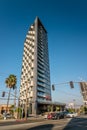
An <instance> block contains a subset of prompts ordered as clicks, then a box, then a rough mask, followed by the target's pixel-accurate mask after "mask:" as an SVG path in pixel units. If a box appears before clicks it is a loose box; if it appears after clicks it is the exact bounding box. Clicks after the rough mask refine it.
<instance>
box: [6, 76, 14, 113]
mask: <svg viewBox="0 0 87 130" xmlns="http://www.w3.org/2000/svg"><path fill="white" fill-rule="evenodd" d="M5 83H6V86H7V87H8V88H9V93H8V99H7V108H6V111H8V105H9V99H10V92H11V89H12V88H13V89H15V88H16V83H17V78H16V76H15V75H12V74H11V75H9V77H8V78H6V80H5Z"/></svg>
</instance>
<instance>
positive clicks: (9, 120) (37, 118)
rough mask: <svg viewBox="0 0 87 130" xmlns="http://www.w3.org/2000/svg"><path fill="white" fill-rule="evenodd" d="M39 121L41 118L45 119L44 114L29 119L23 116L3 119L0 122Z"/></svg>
mask: <svg viewBox="0 0 87 130" xmlns="http://www.w3.org/2000/svg"><path fill="white" fill-rule="evenodd" d="M37 120H38V121H39V120H44V118H43V116H41V117H28V118H27V120H26V119H24V118H22V119H6V120H4V119H1V120H0V123H2V122H3V123H4V122H28V121H37Z"/></svg>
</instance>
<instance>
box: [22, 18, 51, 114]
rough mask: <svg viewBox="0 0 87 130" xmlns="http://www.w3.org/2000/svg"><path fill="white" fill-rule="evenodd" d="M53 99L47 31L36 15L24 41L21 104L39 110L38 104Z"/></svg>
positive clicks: (36, 111) (33, 112)
mask: <svg viewBox="0 0 87 130" xmlns="http://www.w3.org/2000/svg"><path fill="white" fill-rule="evenodd" d="M48 101H51V85H50V69H49V54H48V38H47V31H46V29H45V28H44V26H43V24H42V23H41V21H40V20H39V18H38V17H36V19H35V21H34V23H33V24H32V25H31V26H30V28H29V31H28V33H27V35H26V38H25V42H24V52H23V61H22V72H21V85H20V105H21V106H25V104H26V102H27V108H29V109H30V111H31V113H32V114H37V113H38V111H39V108H38V107H39V106H38V104H39V103H40V104H41V103H42V104H43V102H48Z"/></svg>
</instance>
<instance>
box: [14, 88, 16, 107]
mask: <svg viewBox="0 0 87 130" xmlns="http://www.w3.org/2000/svg"><path fill="white" fill-rule="evenodd" d="M16 95H17V88H15V90H14V108H16Z"/></svg>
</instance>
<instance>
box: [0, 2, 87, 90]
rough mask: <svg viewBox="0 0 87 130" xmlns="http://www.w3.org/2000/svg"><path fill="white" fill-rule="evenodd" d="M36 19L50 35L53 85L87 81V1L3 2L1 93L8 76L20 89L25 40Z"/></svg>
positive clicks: (0, 11) (0, 10) (0, 17)
mask: <svg viewBox="0 0 87 130" xmlns="http://www.w3.org/2000/svg"><path fill="white" fill-rule="evenodd" d="M36 16H38V17H39V18H40V19H41V21H42V23H43V25H44V26H45V28H46V29H47V32H48V43H49V59H50V74H51V83H56V84H57V83H61V82H66V81H70V80H73V81H80V79H81V78H82V79H83V80H87V1H86V0H0V89H2V88H3V89H5V87H6V85H5V83H4V81H5V79H6V78H7V77H8V76H9V74H15V75H16V76H17V79H18V83H17V86H18V88H19V85H20V75H21V66H22V55H23V46H24V40H25V37H26V33H27V31H28V29H29V26H30V25H31V24H32V23H33V22H34V19H35V17H36Z"/></svg>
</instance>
